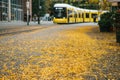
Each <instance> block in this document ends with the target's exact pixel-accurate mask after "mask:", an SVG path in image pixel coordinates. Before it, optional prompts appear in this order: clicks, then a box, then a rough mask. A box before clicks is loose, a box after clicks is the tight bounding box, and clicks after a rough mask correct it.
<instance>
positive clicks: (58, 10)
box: [54, 8, 67, 18]
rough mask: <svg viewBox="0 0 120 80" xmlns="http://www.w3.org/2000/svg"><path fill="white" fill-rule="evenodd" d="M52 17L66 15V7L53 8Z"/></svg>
mask: <svg viewBox="0 0 120 80" xmlns="http://www.w3.org/2000/svg"><path fill="white" fill-rule="evenodd" d="M54 17H56V18H63V17H67V14H66V8H54Z"/></svg>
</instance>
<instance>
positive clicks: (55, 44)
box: [0, 26, 120, 80]
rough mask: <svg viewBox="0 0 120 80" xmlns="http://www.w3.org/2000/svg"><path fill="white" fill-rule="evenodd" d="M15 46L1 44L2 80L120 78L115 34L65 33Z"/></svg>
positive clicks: (93, 29)
mask: <svg viewBox="0 0 120 80" xmlns="http://www.w3.org/2000/svg"><path fill="white" fill-rule="evenodd" d="M13 43H15V42H14V40H11V41H9V42H8V43H6V44H0V51H1V52H0V66H1V67H0V80H119V79H120V63H119V62H120V46H119V45H118V44H117V43H116V40H115V33H100V32H99V30H98V27H91V26H88V27H81V28H76V29H71V30H67V31H63V32H60V33H59V35H58V36H57V37H54V38H51V39H49V40H41V39H39V38H38V39H35V40H27V41H24V42H19V44H17V45H15V44H13ZM8 44H9V45H8ZM11 46H12V47H11ZM23 53H24V54H23Z"/></svg>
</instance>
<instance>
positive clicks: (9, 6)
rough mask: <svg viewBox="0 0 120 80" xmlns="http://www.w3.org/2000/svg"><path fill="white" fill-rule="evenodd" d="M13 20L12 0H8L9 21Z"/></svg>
mask: <svg viewBox="0 0 120 80" xmlns="http://www.w3.org/2000/svg"><path fill="white" fill-rule="evenodd" d="M10 21H11V0H8V22H10Z"/></svg>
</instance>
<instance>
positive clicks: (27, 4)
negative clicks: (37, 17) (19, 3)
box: [26, 0, 30, 25]
mask: <svg viewBox="0 0 120 80" xmlns="http://www.w3.org/2000/svg"><path fill="white" fill-rule="evenodd" d="M26 7H27V25H29V9H30V2H29V1H28V0H27V2H26Z"/></svg>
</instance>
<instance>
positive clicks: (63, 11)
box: [53, 4, 100, 23]
mask: <svg viewBox="0 0 120 80" xmlns="http://www.w3.org/2000/svg"><path fill="white" fill-rule="evenodd" d="M99 15H100V14H99V11H98V10H89V9H82V8H77V7H74V6H71V5H69V4H55V5H54V18H53V22H54V23H79V22H93V21H94V18H96V21H98V16H99Z"/></svg>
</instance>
